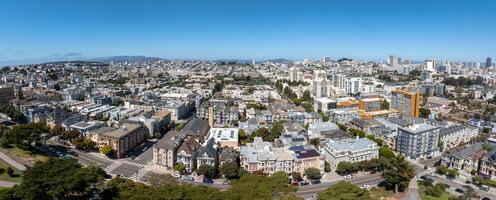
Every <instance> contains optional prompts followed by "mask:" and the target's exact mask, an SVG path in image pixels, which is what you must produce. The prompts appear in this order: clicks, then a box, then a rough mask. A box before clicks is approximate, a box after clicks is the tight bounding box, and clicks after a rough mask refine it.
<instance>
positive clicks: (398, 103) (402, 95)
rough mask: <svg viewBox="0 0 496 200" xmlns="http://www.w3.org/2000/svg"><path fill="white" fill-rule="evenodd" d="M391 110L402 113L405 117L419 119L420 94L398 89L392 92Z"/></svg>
mask: <svg viewBox="0 0 496 200" xmlns="http://www.w3.org/2000/svg"><path fill="white" fill-rule="evenodd" d="M391 108H392V109H396V110H398V111H399V112H400V115H401V116H403V117H406V116H410V117H418V116H419V108H420V92H418V91H416V92H410V91H408V90H405V89H396V90H394V91H392V92H391Z"/></svg>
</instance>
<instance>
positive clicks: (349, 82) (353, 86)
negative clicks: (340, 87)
mask: <svg viewBox="0 0 496 200" xmlns="http://www.w3.org/2000/svg"><path fill="white" fill-rule="evenodd" d="M344 89H345V92H346V94H357V93H359V92H360V91H362V90H361V89H362V79H361V78H358V77H353V78H349V79H346V81H345V88H344Z"/></svg>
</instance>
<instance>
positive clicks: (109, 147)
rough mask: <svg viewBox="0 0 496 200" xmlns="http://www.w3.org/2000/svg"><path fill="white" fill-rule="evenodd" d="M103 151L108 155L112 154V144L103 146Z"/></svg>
mask: <svg viewBox="0 0 496 200" xmlns="http://www.w3.org/2000/svg"><path fill="white" fill-rule="evenodd" d="M102 153H103V154H105V155H106V156H110V155H112V153H113V150H112V146H110V145H105V146H103V147H102Z"/></svg>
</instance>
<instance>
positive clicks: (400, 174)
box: [336, 124, 415, 192]
mask: <svg viewBox="0 0 496 200" xmlns="http://www.w3.org/2000/svg"><path fill="white" fill-rule="evenodd" d="M338 127H339V128H340V129H341V130H343V131H348V132H349V133H351V134H353V135H354V136H358V137H367V138H368V139H370V140H372V141H374V142H375V143H377V145H378V146H380V147H379V158H378V159H372V160H370V161H363V162H359V163H347V162H344V163H338V166H337V171H336V172H337V173H340V174H349V173H354V172H357V171H359V170H363V171H370V170H374V171H382V177H383V178H384V180H385V181H384V182H385V184H386V186H387V188H388V189H392V190H394V192H398V191H403V190H404V189H405V188H407V186H408V183H409V182H410V179H412V178H413V177H414V176H415V170H414V168H413V167H412V165H411V164H410V163H408V161H406V160H405V158H404V157H403V156H396V154H395V153H394V152H393V151H391V150H390V149H389V148H388V147H387V146H385V145H384V142H383V141H382V140H381V139H379V138H375V137H374V136H373V135H367V134H365V132H363V131H361V130H358V129H353V128H348V127H346V126H344V125H342V124H338Z"/></svg>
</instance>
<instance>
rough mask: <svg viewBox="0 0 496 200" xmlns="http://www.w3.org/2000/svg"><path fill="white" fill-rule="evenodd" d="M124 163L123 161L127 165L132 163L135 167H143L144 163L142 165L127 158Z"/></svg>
mask: <svg viewBox="0 0 496 200" xmlns="http://www.w3.org/2000/svg"><path fill="white" fill-rule="evenodd" d="M124 163H125V164H128V165H133V166H136V167H140V168H143V167H145V165H143V164H141V163H135V162H133V161H128V160H126V161H124Z"/></svg>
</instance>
